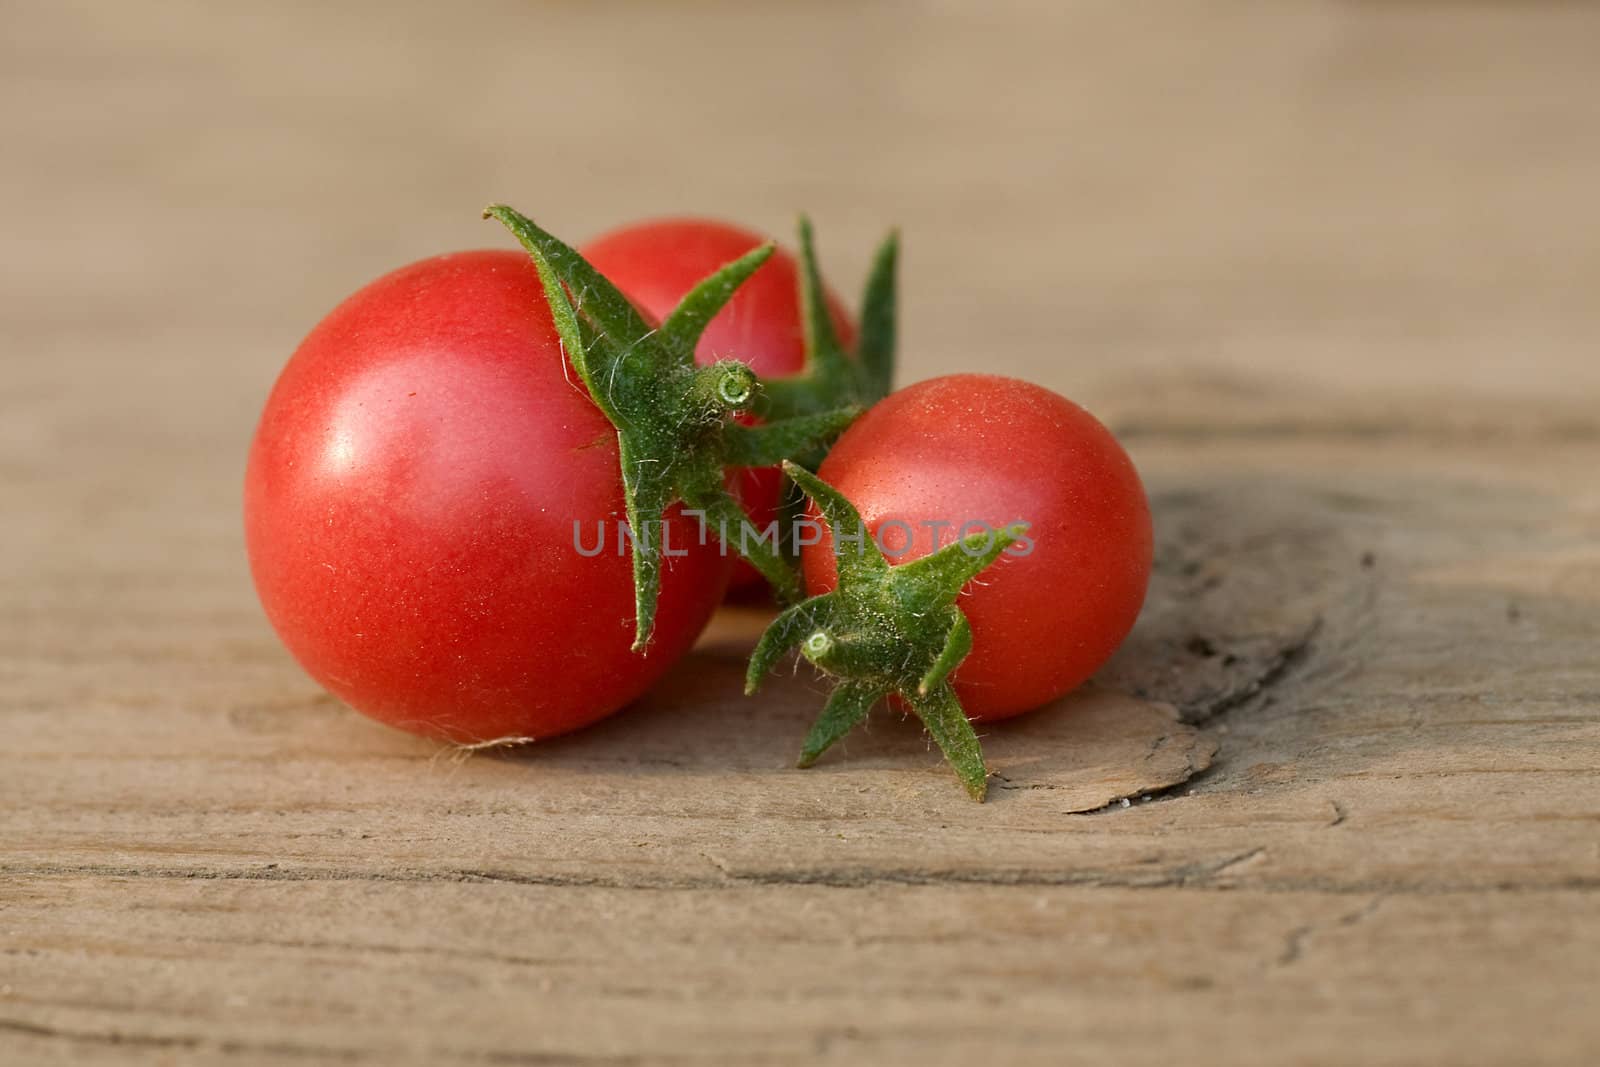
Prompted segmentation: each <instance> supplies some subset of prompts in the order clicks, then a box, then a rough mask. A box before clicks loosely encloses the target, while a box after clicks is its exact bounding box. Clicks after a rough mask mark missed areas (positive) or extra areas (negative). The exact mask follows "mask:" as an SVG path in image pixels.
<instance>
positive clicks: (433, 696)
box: [244, 251, 732, 743]
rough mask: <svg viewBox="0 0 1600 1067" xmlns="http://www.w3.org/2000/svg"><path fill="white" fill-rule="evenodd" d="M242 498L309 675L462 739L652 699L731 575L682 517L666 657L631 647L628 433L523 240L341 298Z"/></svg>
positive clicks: (406, 272)
mask: <svg viewBox="0 0 1600 1067" xmlns="http://www.w3.org/2000/svg"><path fill="white" fill-rule="evenodd" d="M244 501H245V531H246V538H247V543H248V548H249V554H250V564H251V570H252V572H253V574H254V577H255V582H256V589H257V591H258V593H259V594H260V596H261V602H262V604H263V606H264V607H265V608H266V611H267V615H268V617H269V618H270V619H271V621H272V624H273V626H274V627H275V628H276V629H277V632H278V634H279V636H280V637H282V639H283V641H284V643H285V644H286V645H287V646H288V647H289V650H290V651H291V652H292V653H293V654H294V655H295V657H296V658H297V659H298V660H299V661H300V663H301V665H302V666H304V667H305V669H306V670H307V672H309V673H310V674H311V676H312V677H314V678H315V679H317V681H319V682H321V683H322V684H323V685H324V686H326V687H327V688H328V689H329V690H331V691H332V692H333V693H334V694H335V695H337V696H338V697H340V698H341V699H342V700H344V701H345V702H347V703H349V704H350V705H351V706H353V707H355V708H357V709H358V710H360V711H362V712H365V713H366V714H368V715H370V716H372V717H373V718H375V719H379V720H381V721H383V722H386V723H389V724H390V725H393V726H398V727H400V728H402V729H406V730H411V731H413V732H416V733H422V734H427V735H431V736H436V737H441V738H447V739H450V740H454V741H459V742H466V743H472V742H482V741H488V740H493V739H499V738H510V737H518V738H535V739H537V738H544V737H548V736H550V735H552V734H559V733H563V732H565V731H568V730H573V729H576V728H578V727H581V726H584V725H586V724H588V723H591V722H593V721H595V720H597V719H599V718H601V717H603V716H605V715H608V714H610V713H611V712H614V711H616V710H617V709H618V708H620V707H622V706H623V705H624V704H627V703H628V702H629V701H631V700H633V699H634V698H636V697H637V696H639V695H640V694H641V693H643V692H644V690H645V689H646V688H647V687H649V685H650V684H651V683H652V682H654V681H655V680H656V679H657V678H658V677H659V676H660V675H661V674H662V673H663V672H664V671H665V670H666V669H667V668H668V667H669V666H670V665H671V664H672V663H673V661H674V660H676V659H678V658H679V657H680V656H681V655H682V654H683V653H684V652H685V651H687V649H688V648H689V646H690V645H691V644H692V643H693V641H694V639H695V637H696V635H697V634H698V633H699V632H700V630H701V629H702V628H703V627H704V625H705V623H706V621H707V619H708V618H709V617H710V614H711V612H712V611H713V610H714V608H715V606H716V604H717V602H718V601H719V600H720V599H721V597H722V592H723V589H724V587H725V585H726V582H727V579H728V575H729V571H730V569H731V562H732V560H731V558H729V557H725V556H723V555H722V554H721V553H720V552H719V551H718V549H717V546H716V544H715V542H714V540H710V541H709V543H708V544H706V545H704V546H702V545H701V544H700V538H699V536H698V527H697V525H696V524H695V523H694V522H693V521H691V520H690V519H688V518H685V517H683V516H681V515H672V516H671V517H670V518H669V523H668V531H667V537H668V541H669V548H670V549H671V551H672V552H673V553H677V552H682V553H683V555H681V556H676V555H675V556H673V558H670V559H668V561H667V567H666V569H665V573H664V575H663V580H662V586H661V597H660V610H659V614H658V616H657V621H656V630H655V639H654V642H653V644H652V645H651V646H650V648H649V650H648V652H647V653H646V654H643V655H640V654H637V653H634V652H631V651H630V650H629V644H630V642H631V641H632V639H633V615H634V601H633V585H632V577H631V563H630V558H629V555H628V551H627V547H626V545H624V544H623V543H622V540H621V538H619V536H618V531H617V522H618V520H620V519H622V518H624V515H625V511H624V506H623V493H622V481H621V475H620V467H619V462H618V454H617V435H616V431H615V430H614V429H613V427H612V426H611V424H610V423H609V422H607V421H606V418H605V416H604V415H603V414H602V413H601V412H600V410H599V409H598V408H596V407H595V406H594V404H593V402H591V401H590V399H589V397H588V395H587V394H586V393H585V392H584V390H583V386H582V384H581V383H580V382H579V380H578V379H577V377H576V375H573V374H571V373H570V369H569V367H568V366H567V364H566V362H565V360H564V359H563V357H562V352H561V347H560V343H559V340H558V338H557V334H556V330H555V327H554V324H553V323H552V321H551V318H550V310H549V305H548V304H547V303H546V301H545V297H544V295H543V292H542V290H541V288H540V284H539V277H538V273H537V271H536V270H535V268H534V266H533V264H532V262H531V261H530V260H529V258H528V257H527V256H526V255H525V254H523V253H522V252H520V251H516V252H513V251H493V252H464V253H460V254H456V255H447V256H439V257H437V258H434V259H427V260H423V261H422V262H420V263H415V264H413V265H411V266H409V267H405V268H402V269H401V270H398V271H396V272H394V273H393V274H390V275H387V276H385V277H383V278H380V279H378V280H377V281H375V282H373V283H372V284H370V285H368V286H367V287H366V288H364V289H362V290H361V291H359V292H357V293H356V294H355V295H353V296H351V297H350V298H349V299H348V300H346V301H345V302H344V303H343V304H341V305H339V307H338V308H336V309H335V310H334V311H333V312H332V313H331V314H330V315H329V316H328V317H327V318H326V319H324V320H323V321H322V322H321V323H320V324H319V325H318V326H317V327H316V328H315V329H314V330H313V331H312V332H311V334H310V335H309V336H308V337H307V338H306V339H305V341H304V342H303V343H302V344H301V346H300V348H299V350H298V351H296V352H295V354H294V357H293V358H292V359H291V360H290V361H289V363H288V365H287V366H286V367H285V368H284V370H283V373H282V375H281V376H280V377H279V379H278V382H277V385H276V386H275V387H274V388H273V390H272V395H271V397H270V399H269V400H268V401H267V406H266V410H265V412H264V413H263V415H262V417H261V423H260V425H259V427H258V428H257V430H256V436H255V440H254V443H253V445H252V447H251V450H250V459H249V466H248V470H247V472H246V476H245V494H244ZM575 523H576V524H577V526H576V530H575V527H574V524H575ZM602 530H603V541H602V540H601V537H602ZM597 545H599V546H601V548H600V550H599V551H597V552H596V551H594V550H595V549H596V547H597ZM580 549H581V550H580Z"/></svg>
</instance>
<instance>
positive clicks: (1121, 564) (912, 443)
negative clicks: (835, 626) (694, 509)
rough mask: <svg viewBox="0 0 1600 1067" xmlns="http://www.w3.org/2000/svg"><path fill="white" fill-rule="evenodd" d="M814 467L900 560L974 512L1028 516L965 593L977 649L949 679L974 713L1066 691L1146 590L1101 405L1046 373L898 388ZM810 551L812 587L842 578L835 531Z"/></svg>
mask: <svg viewBox="0 0 1600 1067" xmlns="http://www.w3.org/2000/svg"><path fill="white" fill-rule="evenodd" d="M817 473H818V476H819V477H820V478H822V480H823V481H826V482H828V483H829V484H831V485H833V486H834V487H835V488H836V489H838V490H839V491H840V492H841V493H843V494H844V495H845V496H846V497H847V498H848V499H849V500H850V501H851V502H852V503H854V504H855V506H856V507H857V508H858V509H859V510H860V512H861V517H862V519H863V520H864V521H865V522H866V524H867V528H868V530H870V531H872V532H873V533H874V535H875V536H876V537H877V538H878V540H879V541H880V543H882V544H884V545H885V554H886V555H887V556H888V557H889V562H891V563H903V562H906V561H908V560H911V559H915V558H917V557H918V556H924V555H927V554H928V553H929V552H931V551H933V549H934V548H935V547H936V545H935V538H936V537H937V543H938V544H941V545H942V544H949V543H951V542H952V541H954V540H956V539H957V538H958V537H959V536H961V527H962V525H963V524H964V523H973V524H974V525H973V526H972V527H971V528H970V529H968V530H967V531H966V532H968V533H977V532H980V529H981V527H980V525H979V524H984V525H987V526H988V527H989V528H991V529H999V528H1000V527H1002V526H1004V525H1005V524H1007V523H1009V522H1014V521H1016V520H1019V519H1020V520H1022V521H1024V522H1026V523H1028V524H1029V529H1028V537H1029V539H1030V541H1031V551H1028V554H1027V555H1018V554H1015V553H1016V552H1017V551H1018V549H1022V550H1026V549H1028V545H1027V544H1024V545H1021V546H1018V549H1013V550H1012V553H1011V554H1007V555H1003V556H1001V557H1000V559H999V560H998V561H997V562H996V563H994V564H993V565H991V566H990V567H989V568H988V569H987V570H985V571H984V572H983V573H982V574H980V575H979V576H978V577H977V578H976V579H974V580H973V581H972V582H971V583H969V584H968V586H967V587H966V589H965V590H964V591H963V593H962V595H961V598H960V599H959V600H958V601H957V606H959V607H960V608H961V610H962V611H963V612H965V613H966V616H967V621H968V622H969V623H971V625H972V653H971V654H970V655H969V656H968V657H967V659H966V660H965V661H964V662H963V663H962V664H961V666H960V667H958V668H957V669H956V671H955V673H954V674H953V675H952V676H951V680H952V682H953V684H954V686H955V689H956V693H957V695H958V696H959V697H960V698H961V701H962V704H963V706H964V707H965V708H966V711H967V715H968V716H969V717H970V718H973V719H980V718H981V719H985V720H994V719H1003V718H1008V717H1010V716H1012V715H1016V714H1019V713H1021V712H1024V711H1028V710H1030V709H1032V708H1036V707H1038V706H1040V705H1041V704H1044V703H1047V702H1048V701H1050V700H1053V699H1054V698H1056V697H1058V696H1060V695H1062V694H1063V693H1066V692H1067V691H1069V690H1071V689H1072V688H1074V687H1075V686H1077V685H1078V684H1079V683H1081V682H1083V681H1084V680H1085V679H1086V678H1088V677H1089V676H1090V675H1091V674H1093V673H1094V671H1095V670H1096V669H1097V668H1098V667H1099V666H1100V665H1101V664H1102V663H1104V662H1105V661H1106V660H1107V659H1108V658H1109V657H1110V655H1111V653H1112V652H1114V651H1115V650H1116V648H1117V646H1118V645H1119V644H1121V642H1122V639H1123V638H1124V637H1125V636H1127V633H1128V631H1129V630H1130V629H1131V628H1132V626H1133V622H1134V619H1135V618H1136V617H1137V616H1138V614H1139V608H1140V606H1141V605H1142V604H1143V602H1144V594H1145V586H1146V585H1147V583H1148V582H1149V578H1150V563H1151V529H1150V509H1149V505H1148V504H1147V502H1146V500H1145V494H1144V489H1143V487H1142V486H1141V485H1140V483H1139V475H1138V473H1137V472H1136V471H1135V470H1134V468H1133V463H1132V462H1131V461H1130V460H1129V459H1128V456H1127V453H1125V452H1124V451H1123V450H1122V447H1121V446H1120V445H1118V444H1117V441H1116V439H1115V438H1113V437H1112V436H1111V433H1110V432H1109V431H1108V430H1107V429H1106V428H1105V427H1104V426H1102V425H1101V424H1100V423H1099V422H1097V421H1096V420H1095V418H1094V416H1092V415H1090V414H1089V413H1088V412H1086V411H1084V410H1083V409H1082V408H1080V407H1078V406H1077V405H1076V404H1074V403H1072V402H1071V401H1069V400H1067V399H1066V398H1064V397H1061V396H1059V395H1057V394H1056V393H1053V392H1051V391H1050V390H1048V389H1045V388H1043V387H1041V386H1037V385H1032V384H1030V383H1028V382H1022V381H1017V380H1015V379H1011V378H1002V377H997V376H994V375H987V374H956V375H951V376H949V377H945V378H935V379H933V380H931V381H925V382H920V383H918V384H916V385H912V386H910V387H908V388H905V389H901V390H900V391H899V392H896V393H894V394H892V395H890V396H889V397H888V398H887V399H885V400H883V401H880V402H879V403H878V404H876V405H875V406H874V407H872V408H871V409H870V410H869V411H868V412H867V413H866V414H865V415H863V416H862V417H861V418H860V419H858V420H857V421H856V423H855V425H853V426H851V427H850V429H849V430H847V431H845V433H844V435H843V436H842V437H840V438H839V440H838V442H837V443H836V444H835V445H834V446H833V451H832V452H830V453H829V454H828V458H827V460H826V461H825V462H824V463H823V464H822V469H821V470H820V471H818V472H817ZM811 517H812V519H813V520H816V519H817V515H816V513H815V509H813V512H812V515H811ZM895 520H898V522H899V523H903V524H904V526H899V525H893V523H894V522H895ZM886 524H890V525H888V526H887V527H886ZM930 524H946V525H944V526H943V527H942V528H940V527H937V526H936V525H930ZM824 529H825V527H824ZM842 547H843V550H844V551H847V552H848V551H852V548H851V546H849V545H848V544H846V545H844V546H842ZM801 560H802V563H803V565H804V567H805V577H806V587H807V591H808V593H810V594H811V595H816V594H819V593H825V592H827V591H829V590H831V589H832V588H833V587H834V585H835V584H836V582H837V578H836V572H835V566H834V557H833V549H832V539H831V536H829V535H827V534H824V536H823V538H822V540H821V541H820V542H818V543H816V544H813V545H808V546H807V547H805V548H804V549H803V550H802V553H801Z"/></svg>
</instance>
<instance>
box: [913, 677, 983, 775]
mask: <svg viewBox="0 0 1600 1067" xmlns="http://www.w3.org/2000/svg"><path fill="white" fill-rule="evenodd" d="M906 702H907V703H908V704H910V705H911V710H912V711H913V712H915V713H916V716H917V718H919V719H921V720H922V725H923V726H925V727H927V729H928V734H929V735H930V736H931V737H932V738H933V742H934V744H936V745H938V746H939V751H941V752H943V753H944V758H945V759H947V760H949V761H950V766H952V767H954V768H955V769H956V777H957V778H960V779H961V784H962V785H964V786H966V787H967V792H968V794H970V795H971V797H972V799H973V800H978V801H981V800H983V798H984V797H985V796H986V795H987V794H988V792H989V769H988V767H986V766H984V762H983V746H982V745H980V744H979V743H978V734H977V731H975V730H973V728H972V723H971V722H969V721H968V719H967V713H966V712H964V711H962V710H961V701H959V700H957V699H956V693H955V690H954V689H951V688H950V687H949V686H948V685H941V686H939V687H938V688H937V689H935V690H934V691H933V692H931V693H929V694H928V695H927V696H919V697H915V698H910V699H908V700H907V701H906Z"/></svg>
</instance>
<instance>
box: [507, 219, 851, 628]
mask: <svg viewBox="0 0 1600 1067" xmlns="http://www.w3.org/2000/svg"><path fill="white" fill-rule="evenodd" d="M484 217H485V218H490V217H492V218H495V219H498V220H499V221H500V222H502V223H504V224H505V226H506V228H507V229H509V230H510V231H511V232H512V234H513V235H515V237H516V238H517V240H518V241H519V242H521V244H522V246H523V247H524V248H526V249H527V250H528V254H529V255H531V256H532V257H533V262H534V265H535V266H536V267H537V268H538V271H539V279H540V281H541V282H542V283H543V286H544V292H545V296H546V298H547V299H548V300H549V302H550V312H551V315H552V316H553V317H554V319H555V325H556V330H557V332H558V333H559V334H560V337H561V344H562V347H563V348H564V349H565V351H566V356H567V359H568V360H569V361H570V362H571V364H572V367H573V369H574V370H575V371H576V372H577V374H578V377H579V378H580V379H582V381H583V384H584V387H585V388H586V389H587V390H588V392H589V396H590V397H591V398H592V399H593V400H594V403H595V405H596V406H597V407H598V408H599V409H600V410H601V411H602V412H603V413H604V414H605V416H606V418H607V419H609V420H610V421H611V424H612V425H613V426H615V427H616V429H617V443H618V446H619V451H620V454H621V460H622V486H623V493H624V497H625V500H626V505H627V513H628V514H627V521H628V529H629V532H630V535H631V542H632V556H633V582H634V642H633V648H634V650H635V651H642V650H643V649H644V648H645V647H646V646H647V645H648V643H649V641H650V636H651V632H652V630H653V629H654V624H655V614H656V601H657V599H658V596H659V594H660V589H661V562H662V554H661V529H662V522H663V514H664V512H665V511H666V510H667V509H668V508H669V507H671V506H672V505H673V504H674V503H681V504H682V505H683V507H684V510H685V512H686V513H687V514H691V515H696V516H698V518H699V520H700V522H701V523H702V529H703V530H709V531H711V532H713V534H714V535H715V536H717V537H718V538H719V539H720V540H721V541H722V543H723V548H724V550H727V549H732V550H734V551H736V552H738V553H739V554H740V555H741V556H743V557H744V558H745V559H747V560H749V562H750V564H751V565H752V566H754V567H755V568H756V570H758V571H759V572H761V574H762V576H763V577H765V578H766V579H767V581H768V582H769V583H770V584H771V585H772V588H773V590H774V592H775V593H776V594H777V596H778V597H779V599H780V600H781V601H783V602H785V603H792V602H794V601H795V600H798V599H799V597H800V581H799V577H798V576H797V575H796V573H795V570H794V567H793V566H792V565H791V564H790V563H789V562H788V561H787V560H786V559H784V558H783V556H782V555H781V554H780V553H779V550H778V546H777V543H776V539H775V538H771V537H767V538H763V537H761V536H759V533H760V531H753V530H750V529H749V522H748V520H747V519H746V517H745V514H744V511H743V509H742V508H741V507H740V506H739V502H738V501H737V500H736V499H734V497H733V495H732V494H731V493H729V492H728V490H727V487H726V484H725V472H726V471H727V469H728V468H730V467H769V466H772V465H774V464H776V463H778V462H780V461H781V460H785V459H787V458H789V457H791V456H796V455H801V454H805V453H808V452H814V451H816V450H819V449H820V448H822V447H823V446H824V445H825V444H826V443H827V442H828V441H830V440H832V439H833V438H834V437H836V436H837V435H838V434H839V433H841V432H842V431H843V430H844V429H845V427H847V426H848V425H850V423H851V422H852V421H853V420H854V419H855V417H856V416H857V415H858V414H859V413H860V408H859V407H855V406H839V405H834V406H832V407H831V408H828V409H826V410H815V411H806V412H804V413H802V414H796V415H792V416H777V415H774V414H771V413H770V412H764V414H765V416H766V421H765V422H764V423H763V424H762V425H759V426H745V425H741V424H740V423H739V422H738V421H736V420H735V419H734V415H735V414H736V413H739V412H743V411H757V410H762V401H763V397H764V386H763V383H762V382H761V381H760V379H758V378H757V377H756V374H755V372H754V371H752V370H751V369H750V368H749V367H747V366H746V365H744V364H743V363H739V362H737V361H734V360H725V361H722V362H719V363H716V364H713V365H712V366H709V367H697V366H696V365H695V362H694V349H695V343H696V342H697V341H699V339H700V334H701V333H702V332H703V331H704V330H705V327H706V324H707V323H709V322H710V321H711V319H712V318H713V317H714V316H715V315H716V313H717V312H718V311H720V310H721V309H722V307H723V305H725V304H726V303H727V302H728V299H729V298H730V297H731V296H732V295H733V293H734V291H735V290H736V289H737V288H738V287H739V285H740V284H741V283H743V282H744V280H745V279H746V278H748V277H750V275H751V274H753V273H755V271H756V269H757V268H758V267H760V266H761V264H763V263H765V262H766V260H767V258H768V257H769V256H771V255H772V251H773V246H772V245H770V244H767V245H763V246H762V247H760V248H757V249H755V250H754V251H752V252H749V253H747V254H746V255H744V256H741V257H740V258H738V259H736V260H734V261H733V262H732V263H729V264H727V265H726V266H724V267H723V268H722V269H720V270H718V271H717V272H716V273H714V274H712V275H710V276H709V277H707V278H705V279H704V280H703V281H701V282H700V283H699V284H698V285H696V286H695V288H694V289H693V290H691V291H690V292H689V294H688V295H687V296H685V297H684V298H683V300H682V301H681V302H680V303H679V304H678V306H677V307H676V308H674V309H673V310H672V312H671V313H670V314H669V315H668V316H667V317H666V319H665V320H663V322H662V323H661V325H660V327H659V328H652V327H651V326H650V325H649V324H648V323H646V322H645V320H644V319H643V317H642V316H640V314H639V312H638V311H637V310H636V309H635V308H634V306H633V304H631V303H630V302H629V301H628V298H627V297H625V296H623V295H622V293H621V292H619V291H618V290H617V288H616V286H614V285H612V284H611V283H610V282H609V281H607V280H606V279H605V277H604V276H602V275H601V274H600V272H599V271H597V270H596V269H595V268H594V267H593V266H591V265H590V264H589V262H588V261H587V260H585V259H584V258H583V257H582V256H580V255H579V254H578V253H577V252H576V251H574V250H573V249H572V248H570V247H568V246H567V245H566V244H563V243H562V242H561V241H560V240H558V239H557V238H555V237H553V236H551V235H550V234H549V233H546V232H545V231H544V230H542V229H540V228H539V227H538V226H537V225H535V224H534V223H533V222H532V221H531V220H529V219H527V218H526V217H524V216H523V215H521V214H519V213H517V212H516V211H515V210H513V209H512V208H509V207H506V206H505V205H503V204H495V205H491V206H490V207H488V208H486V209H485V210H484Z"/></svg>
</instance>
